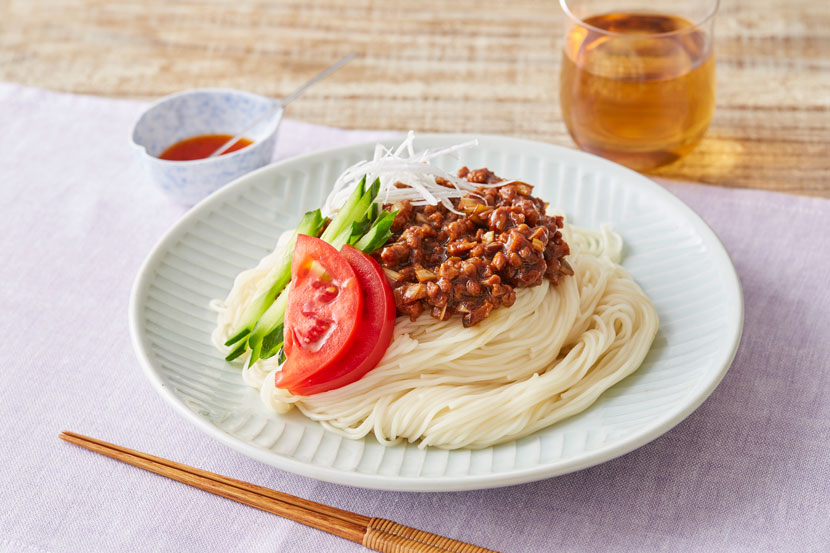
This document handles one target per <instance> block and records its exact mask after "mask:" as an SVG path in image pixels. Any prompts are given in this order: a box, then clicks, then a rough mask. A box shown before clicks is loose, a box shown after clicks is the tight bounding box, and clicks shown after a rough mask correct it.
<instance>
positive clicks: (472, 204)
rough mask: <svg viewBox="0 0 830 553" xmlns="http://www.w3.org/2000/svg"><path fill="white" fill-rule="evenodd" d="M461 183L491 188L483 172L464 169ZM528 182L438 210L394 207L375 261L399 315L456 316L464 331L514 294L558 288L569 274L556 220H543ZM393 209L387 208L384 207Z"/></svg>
mask: <svg viewBox="0 0 830 553" xmlns="http://www.w3.org/2000/svg"><path fill="white" fill-rule="evenodd" d="M458 176H459V177H460V178H466V179H467V180H468V181H469V182H474V183H480V184H488V185H493V184H497V183H499V182H502V179H500V178H499V177H497V176H496V175H494V174H493V173H492V172H491V171H489V170H487V169H476V170H475V171H470V170H469V169H467V168H466V167H462V168H461V170H459V172H458ZM532 191H533V187H532V186H531V185H529V184H526V183H523V182H518V181H511V182H509V183H506V184H504V185H501V186H486V187H484V186H482V187H480V188H478V189H476V191H475V192H471V193H470V194H468V195H466V196H464V197H462V198H457V199H454V200H452V202H453V206H454V208H455V210H456V211H460V212H462V213H463V215H459V214H457V213H453V212H452V211H450V210H449V209H447V208H446V207H444V206H443V205H440V204H439V205H426V206H413V205H411V204H410V203H409V202H406V201H405V202H402V203H401V204H400V205H396V206H394V208H395V209H398V214H397V216H396V217H395V220H394V222H393V224H392V233H393V235H392V238H390V240H389V242H388V243H387V244H386V246H384V247H383V248H382V249H381V250H380V251H379V252H377V253H375V258H376V259H377V260H378V262H379V263H380V264H381V266H382V267H383V268H384V270H385V271H386V274H387V276H388V277H389V279H390V280H391V283H392V288H393V291H394V294H395V305H396V306H397V309H398V312H399V313H401V314H407V315H409V316H410V318H411V319H412V320H415V319H416V318H418V316H420V315H421V313H423V312H424V311H428V312H429V314H430V315H432V316H433V317H435V318H436V319H440V320H446V319H448V318H449V317H451V316H452V315H453V314H455V313H459V314H461V315H462V322H463V324H464V326H465V327H467V326H472V325H474V324H476V323H478V322H480V321H482V320H483V319H485V318H486V317H487V316H488V315H489V314H490V312H491V311H492V310H493V309H495V308H497V307H499V306H505V307H510V306H511V305H513V302H514V301H516V292H515V290H514V289H515V288H524V287H529V286H538V285H539V284H541V282H542V279H543V278H547V279H548V280H550V281H551V283H553V284H554V285H555V284H558V283H559V280H560V279H561V278H562V276H563V275H572V274H573V269H571V267H570V265H568V262H567V261H566V260H565V259H564V257H565V256H566V255H568V253H569V249H568V244H567V243H565V241H564V240H562V233H561V232H559V229H560V228H562V224H563V220H562V217H549V216H548V215H545V203H544V202H543V201H542V200H540V199H539V198H535V197H533V196H532V194H531V193H532ZM386 207H387V208H391V207H392V206H386Z"/></svg>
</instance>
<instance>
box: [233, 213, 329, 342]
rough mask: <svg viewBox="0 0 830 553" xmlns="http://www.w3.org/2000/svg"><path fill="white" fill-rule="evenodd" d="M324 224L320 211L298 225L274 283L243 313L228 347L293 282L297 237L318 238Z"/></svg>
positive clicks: (242, 336) (305, 217) (289, 240)
mask: <svg viewBox="0 0 830 553" xmlns="http://www.w3.org/2000/svg"><path fill="white" fill-rule="evenodd" d="M323 222H324V220H323V216H322V215H321V214H320V210H319V209H317V210H315V211H309V212H308V213H306V214H305V215H303V218H302V220H301V221H300V224H299V225H297V229H296V230H295V231H294V233H293V234H292V235H291V238H289V239H288V243H287V244H286V245H285V253H284V254H283V256H282V258H281V259H280V261H279V264H278V265H277V267H275V268H274V270H273V271H271V273H269V276H270V277H271V278H272V279H273V281H272V282H271V283H270V284H269V285H268V289H267V290H266V291H265V292H262V293H260V294H259V295H258V296H256V297H255V298H254V299H253V300H252V301H251V303H250V304H248V307H246V308H245V311H244V312H243V313H242V318H241V320H240V321H239V326H238V327H236V328H235V329H234V332H233V334H232V335H231V337H230V338H228V341H227V342H225V345H226V346H231V345H233V344H235V343H236V342H238V341H240V340H241V339H242V338H244V337H245V336H247V335H248V334H249V333H250V332H251V330H252V329H253V328H254V326H255V325H256V322H257V320H258V319H259V318H260V317H261V316H262V314H263V313H265V311H266V310H267V309H268V308H269V307H270V306H271V304H273V302H274V299H275V298H276V297H277V295H278V294H279V293H280V292H281V291H282V289H283V288H285V286H286V285H287V284H288V282H289V281H290V280H291V257H292V256H293V255H294V245H295V244H296V243H297V235H298V234H307V235H309V236H317V235H318V234H319V233H320V229H321V228H323Z"/></svg>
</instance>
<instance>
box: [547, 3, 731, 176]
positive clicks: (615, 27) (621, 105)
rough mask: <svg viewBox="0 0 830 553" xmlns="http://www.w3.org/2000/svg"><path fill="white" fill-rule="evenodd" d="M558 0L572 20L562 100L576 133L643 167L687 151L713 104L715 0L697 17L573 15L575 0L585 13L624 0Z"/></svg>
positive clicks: (606, 153)
mask: <svg viewBox="0 0 830 553" xmlns="http://www.w3.org/2000/svg"><path fill="white" fill-rule="evenodd" d="M561 1H562V5H563V8H565V11H566V13H568V15H569V20H568V25H567V33H566V38H565V46H564V51H563V55H562V70H561V76H560V103H561V106H562V115H563V118H564V120H565V123H566V124H567V126H568V130H569V132H570V134H571V136H572V137H573V139H574V141H575V142H576V143H577V144H578V145H579V146H580V148H582V149H583V150H586V151H589V152H592V153H595V154H598V155H601V156H603V157H606V158H608V159H611V160H613V161H616V162H618V163H622V164H623V165H627V166H628V167H631V168H633V169H637V170H640V171H645V170H649V169H653V168H655V167H659V166H661V165H665V164H667V163H671V162H672V161H675V160H676V159H678V158H680V157H682V156H684V155H686V154H687V153H689V152H690V151H691V150H692V149H693V148H694V147H695V146H696V145H697V143H698V142H699V141H700V139H701V138H702V137H703V135H704V133H705V132H706V129H707V128H708V126H709V122H710V121H711V119H712V113H713V112H714V108H715V65H714V59H713V54H712V35H711V21H712V15H713V14H714V9H716V8H717V2H716V1H714V0H713V1H712V2H711V4H712V5H713V7H711V11H710V12H708V13H709V15H708V16H704V20H703V21H702V22H698V23H695V22H694V21H693V20H691V19H687V18H685V17H682V16H680V15H674V14H664V13H655V12H651V11H645V10H643V11H639V10H638V11H628V10H617V11H605V12H600V13H592V14H591V15H581V16H576V15H575V13H578V12H573V11H571V7H572V6H571V5H572V4H579V7H580V11H582V12H583V13H585V12H586V9H590V6H591V5H593V6H599V5H602V6H604V7H605V8H606V9H608V8H610V7H611V6H612V5H614V4H623V5H624V1H625V0H620V1H618V2H590V1H587V0H586V1H584V2H567V0H561ZM657 3H658V4H659V2H657ZM683 3H684V2H682V1H679V2H673V3H671V4H670V5H671V6H674V7H677V6H678V5H681V4H683ZM650 4H654V3H653V2H652V3H650ZM699 4H700V3H697V4H696V6H699ZM703 4H706V2H703Z"/></svg>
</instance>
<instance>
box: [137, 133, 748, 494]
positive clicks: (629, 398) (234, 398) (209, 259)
mask: <svg viewBox="0 0 830 553" xmlns="http://www.w3.org/2000/svg"><path fill="white" fill-rule="evenodd" d="M471 138H474V137H472V136H470V135H441V134H435V135H422V136H419V137H418V138H417V139H416V147H417V148H418V149H421V148H424V147H437V146H445V145H450V144H456V143H459V142H463V141H466V140H469V139H471ZM477 138H478V139H479V141H480V146H479V147H478V148H476V149H473V150H468V151H464V152H462V153H461V159H460V160H459V159H455V158H447V159H441V160H439V163H440V164H441V165H443V166H445V167H446V168H448V169H454V168H457V167H460V166H461V165H468V166H469V167H471V168H475V167H483V166H487V167H489V168H490V169H491V170H493V171H495V172H496V174H498V175H502V176H505V177H510V178H516V179H521V180H524V181H527V182H529V183H531V184H534V185H535V186H536V188H535V193H536V194H537V195H538V196H540V197H542V198H544V199H545V200H547V201H548V202H550V204H551V206H555V207H558V208H561V209H563V210H564V211H565V213H566V214H567V216H568V218H569V219H570V220H571V221H573V222H574V223H575V224H578V225H582V226H589V227H597V226H598V225H600V224H601V223H603V222H607V223H611V224H612V226H613V228H614V229H615V230H616V231H618V232H619V233H620V234H621V235H622V237H623V239H624V240H625V244H626V251H625V258H624V263H623V264H624V265H625V267H626V268H627V269H628V270H629V271H630V272H631V274H632V275H633V276H634V278H635V279H636V280H637V282H638V283H639V284H640V285H641V286H642V287H643V289H644V290H645V292H646V293H647V294H648V296H649V297H650V298H651V299H652V301H653V302H654V305H655V307H656V308H657V312H658V314H659V316H660V332H659V333H658V335H657V338H656V340H655V342H654V345H653V346H652V349H651V351H650V353H649V355H648V357H647V358H646V360H645V362H644V363H643V365H642V367H641V368H640V369H639V370H638V371H637V372H636V373H634V374H633V375H632V376H630V377H628V378H626V379H625V380H623V381H622V382H620V383H619V384H617V385H616V386H614V387H613V388H611V389H609V390H608V391H607V392H606V393H604V394H603V395H602V396H601V397H600V399H599V400H598V401H597V402H596V403H595V404H594V405H593V406H592V407H591V408H589V409H588V410H586V411H584V412H583V413H581V414H579V415H577V416H575V417H573V418H571V419H568V420H566V421H563V422H561V423H558V424H556V425H554V426H551V427H549V428H546V429H544V430H542V431H540V432H537V433H536V434H533V435H532V436H529V437H527V438H523V439H521V440H517V441H513V442H509V443H505V444H501V445H498V446H495V447H490V448H487V449H482V450H475V451H470V450H456V451H446V450H442V449H434V448H426V449H420V448H418V447H417V445H413V444H401V445H398V446H395V447H384V446H382V445H380V444H378V443H377V442H376V441H375V440H374V439H372V438H366V439H363V440H350V439H346V438H342V437H340V436H338V435H336V434H333V433H330V432H327V431H325V430H323V428H322V427H321V426H320V425H319V424H317V423H315V422H312V421H310V420H308V419H306V418H305V417H303V416H302V415H301V414H299V413H298V412H296V410H295V411H294V412H292V413H290V414H289V415H286V416H279V415H275V414H273V413H271V412H270V411H268V410H267V409H266V408H265V407H264V406H263V405H262V403H261V402H260V399H259V395H258V392H257V391H256V390H254V389H252V388H249V387H248V386H246V385H245V384H243V382H242V379H241V376H240V373H239V369H238V368H236V367H234V366H231V365H230V364H227V363H225V361H224V360H223V359H222V357H221V356H220V355H219V353H217V352H216V351H215V350H214V348H213V347H212V345H211V343H210V333H211V330H212V329H213V327H214V324H215V319H216V316H215V314H214V313H213V312H211V311H210V310H209V309H208V302H209V301H210V300H211V299H212V298H224V297H225V296H226V294H227V293H228V291H229V289H230V287H231V284H232V282H233V279H234V277H235V275H236V274H237V273H239V272H240V271H242V270H243V269H246V268H249V267H252V266H254V265H256V263H257V262H258V260H259V259H260V258H261V257H263V256H264V255H266V254H267V253H268V252H270V251H271V250H272V248H273V246H274V244H275V242H276V237H277V236H278V235H279V234H280V232H281V231H283V230H284V229H287V228H290V227H294V226H295V225H296V223H297V222H298V221H299V218H300V216H301V214H302V213H303V212H305V211H308V210H311V209H315V208H317V207H319V206H321V205H322V203H323V200H324V198H325V197H326V194H327V193H328V190H329V187H330V186H331V185H332V183H333V182H334V180H335V178H336V177H337V175H339V174H340V173H341V172H342V171H343V169H345V168H346V167H347V166H349V165H351V164H353V163H355V162H357V161H358V160H360V159H364V158H367V157H370V156H371V155H372V152H373V149H374V143H371V144H361V145H356V146H347V147H343V148H336V149H333V150H328V151H324V152H320V153H316V154H311V155H306V156H303V157H299V158H295V159H291V160H288V161H284V162H281V163H277V164H275V165H271V166H268V167H264V168H262V169H260V170H258V171H256V172H254V173H251V174H249V175H246V176H245V177H242V178H240V179H238V180H237V181H235V182H234V183H232V184H230V185H228V186H227V187H225V188H223V189H221V190H219V191H218V192H216V193H215V194H213V195H212V196H210V197H209V198H207V199H206V200H204V201H203V202H202V203H200V204H199V205H198V206H196V207H195V208H194V209H193V210H191V211H190V212H189V213H187V215H185V216H184V217H183V218H182V219H181V221H179V222H178V223H177V224H176V225H175V226H174V227H173V228H172V229H171V230H170V231H169V232H168V233H167V234H166V235H165V236H164V237H163V238H162V239H161V241H160V242H159V244H158V245H157V246H156V248H155V249H154V250H153V252H152V253H151V254H150V256H149V257H148V258H147V260H146V262H145V263H144V265H143V267H142V268H141V271H140V272H139V274H138V277H137V279H136V281H135V285H134V287H133V292H132V298H131V303H130V330H131V333H132V339H133V344H134V346H135V349H136V353H137V355H138V358H139V360H140V361H141V364H142V365H143V367H144V370H145V372H146V374H147V377H148V378H149V379H150V381H151V382H152V383H153V385H154V386H155V387H156V389H157V390H158V391H159V393H160V394H161V395H162V396H163V397H164V399H165V400H167V401H168V402H169V403H170V404H171V405H172V406H173V407H174V408H175V409H176V410H177V411H178V412H179V413H181V414H182V415H183V416H184V417H185V418H186V419H187V420H188V421H190V422H191V423H193V424H195V425H196V427H198V428H199V429H200V430H202V431H203V432H205V433H206V434H208V435H209V436H212V437H214V438H216V439H217V440H219V441H220V442H222V443H224V444H226V445H228V446H230V447H232V448H234V449H236V450H237V451H240V452H242V453H244V454H245V455H248V456H250V457H253V458H255V459H258V460H259V461H262V462H264V463H268V464H271V465H273V466H275V467H278V468H280V469H283V470H287V471H291V472H295V473H298V474H302V475H305V476H310V477H312V478H317V479H320V480H327V481H330V482H337V483H341V484H348V485H352V486H361V487H367V488H380V489H388V490H405V491H449V490H467V489H477V488H489V487H496V486H505V485H510V484H518V483H522V482H528V481H533V480H539V479H542V478H548V477H551V476H556V475H559V474H564V473H567V472H571V471H575V470H579V469H582V468H586V467H590V466H592V465H596V464H598V463H601V462H603V461H607V460H609V459H612V458H614V457H617V456H619V455H622V454H624V453H627V452H629V451H631V450H632V449H635V448H637V447H639V446H641V445H643V444H645V443H647V442H649V441H651V440H653V439H654V438H656V437H658V436H660V435H661V434H663V433H664V432H666V431H667V430H669V429H670V428H672V427H673V426H674V425H676V424H677V423H678V422H680V421H681V420H683V419H684V418H685V417H687V416H688V415H689V414H690V413H691V412H692V411H693V410H694V409H695V408H696V407H697V406H698V405H700V404H701V403H702V402H703V400H704V399H706V397H707V396H709V394H710V393H711V392H712V391H713V390H714V389H715V386H717V384H718V382H720V380H721V378H722V377H723V375H724V374H725V373H726V370H727V368H728V367H729V364H730V363H731V361H732V358H733V357H734V355H735V350H736V349H737V346H738V342H739V340H740V334H741V328H742V323H743V301H742V296H741V289H740V284H739V282H738V278H737V275H736V274H735V270H734V268H733V267H732V263H731V261H730V259H729V256H728V255H727V253H726V251H725V250H724V248H723V246H722V245H721V243H720V241H719V240H718V238H717V237H716V236H715V234H714V233H713V232H712V230H711V229H710V228H709V227H708V226H707V225H706V224H705V223H704V222H703V221H702V220H701V219H700V218H699V217H698V216H697V215H696V214H695V213H694V212H693V211H692V210H691V209H689V208H688V207H687V206H686V205H685V204H683V203H682V202H681V201H680V200H678V199H677V198H676V197H675V196H673V195H672V194H670V193H669V192H667V191H666V190H664V189H663V188H661V187H660V186H659V185H657V184H656V183H654V182H652V181H651V180H649V179H647V178H645V177H643V176H641V175H639V174H637V173H635V172H633V171H630V170H628V169H626V168H624V167H621V166H619V165H616V164H614V163H612V162H609V161H606V160H603V159H600V158H598V157H595V156H592V155H589V154H586V153H583V152H579V151H576V150H570V149H567V148H561V147H557V146H553V145H550V144H543V143H539V142H531V141H526V140H518V139H513V138H505V137H497V136H479V137H477ZM392 142H394V141H391V142H390V143H392Z"/></svg>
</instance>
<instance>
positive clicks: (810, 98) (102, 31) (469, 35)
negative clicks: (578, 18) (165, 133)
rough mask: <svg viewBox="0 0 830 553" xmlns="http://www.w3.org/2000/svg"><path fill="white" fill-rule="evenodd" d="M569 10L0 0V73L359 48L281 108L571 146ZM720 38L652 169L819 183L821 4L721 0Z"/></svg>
mask: <svg viewBox="0 0 830 553" xmlns="http://www.w3.org/2000/svg"><path fill="white" fill-rule="evenodd" d="M622 4H624V2H622ZM562 21H563V15H562V13H561V11H560V8H559V5H558V2H556V1H555V0H511V1H510V2H497V1H481V2H478V1H475V0H458V1H453V2H447V1H441V0H421V1H420V2H404V1H397V0H396V1H391V0H387V1H373V0H313V1H307V0H277V1H267V2H266V1H247V0H212V1H207V0H205V1H201V2H196V1H187V0H182V1H178V2H172V1H165V0H152V1H148V0H122V1H119V2H109V1H106V0H86V1H78V0H38V1H34V2H32V1H29V0H0V80H4V81H14V82H19V83H22V84H26V85H33V86H40V87H45V88H51V89H57V90H62V91H69V92H77V93H84V94H98V95H104V96H115V97H123V98H137V99H153V98H156V97H158V96H161V95H164V94H168V93H171V92H174V91H177V90H181V89H185V88H193V87H203V86H220V87H234V88H241V89H246V90H250V91H254V92H258V93H261V94H266V95H270V96H277V97H278V96H280V95H284V94H286V93H288V92H289V91H291V90H292V89H293V88H295V87H296V86H297V85H299V84H300V83H302V82H303V81H304V80H306V79H307V78H309V77H310V76H311V75H313V74H314V73H315V72H317V71H319V70H321V69H322V68H323V67H325V66H326V65H328V64H329V63H331V62H332V61H334V60H335V59H337V58H339V57H340V56H342V55H344V54H346V53H348V52H349V51H352V50H358V51H360V52H362V53H363V56H362V57H361V58H360V59H358V60H355V61H353V62H352V63H350V64H349V65H348V66H347V67H346V68H344V69H343V70H341V71H340V72H338V73H337V74H336V75H335V76H333V77H331V78H329V79H328V80H326V81H323V82H322V83H320V84H318V85H317V86H315V87H314V88H312V89H311V90H309V91H308V92H307V93H306V95H305V96H303V97H302V98H301V99H300V100H298V101H296V102H295V103H294V104H292V105H291V107H290V108H289V110H288V116H289V117H292V118H295V119H301V120H304V121H309V122H313V123H321V124H326V125H334V126H340V127H350V128H370V129H371V128H374V129H397V130H407V129H415V130H417V131H465V132H482V133H497V134H506V135H512V136H520V137H526V138H532V139H537V140H543V141H548V142H553V143H557V144H563V145H568V146H573V143H572V142H571V140H570V137H569V136H568V134H567V131H566V129H565V125H564V124H563V122H562V117H561V115H560V110H559V102H558V93H557V87H558V85H557V83H558V74H559V61H560V60H559V57H560V48H561V44H562ZM715 48H716V59H717V75H718V93H717V96H718V97H717V109H716V112H715V117H714V120H713V122H712V126H711V128H710V130H709V133H708V134H707V136H706V138H705V139H704V141H703V142H702V143H701V145H700V146H698V148H697V149H696V150H695V151H694V152H693V153H692V154H690V155H689V156H687V157H686V158H685V159H683V160H681V161H679V162H677V163H675V164H673V165H670V166H668V167H665V168H663V169H660V170H659V171H657V172H656V174H657V175H659V176H665V177H670V178H678V179H685V180H692V181H699V182H706V183H715V184H720V185H725V186H736V187H750V188H764V189H770V190H779V191H784V192H792V193H797V194H809V195H819V196H827V197H830V2H828V1H826V0H722V5H721V9H720V12H719V14H718V19H717V23H716V46H715Z"/></svg>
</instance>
